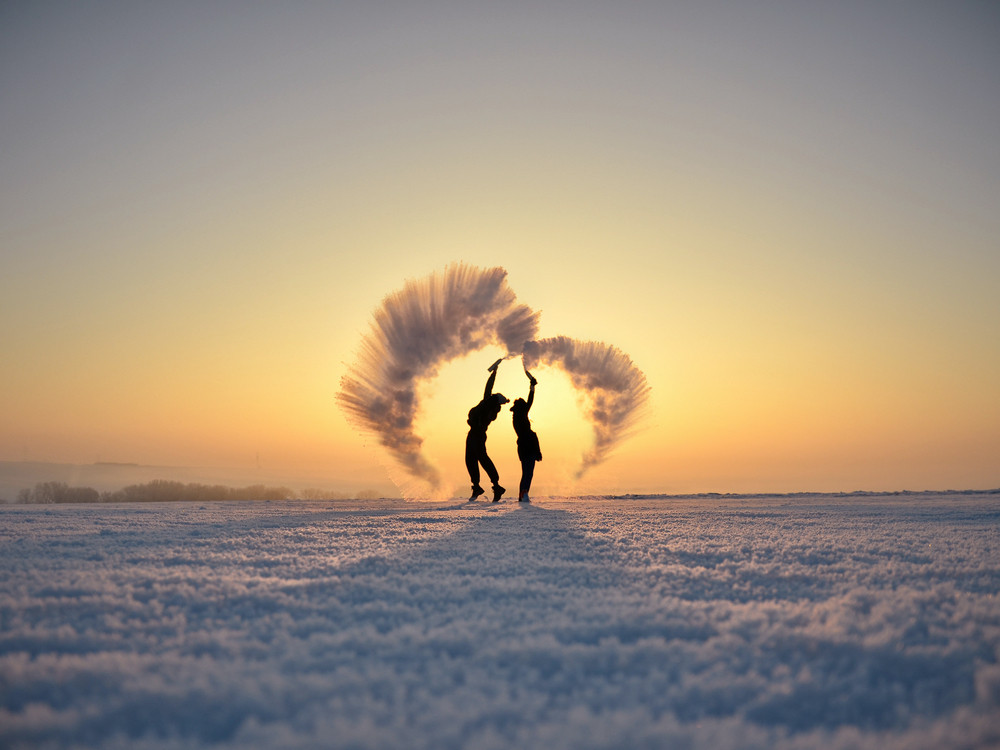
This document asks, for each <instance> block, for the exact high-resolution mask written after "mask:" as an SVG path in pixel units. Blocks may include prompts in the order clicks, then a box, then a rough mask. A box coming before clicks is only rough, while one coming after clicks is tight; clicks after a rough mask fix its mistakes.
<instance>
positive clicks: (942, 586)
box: [0, 494, 1000, 750]
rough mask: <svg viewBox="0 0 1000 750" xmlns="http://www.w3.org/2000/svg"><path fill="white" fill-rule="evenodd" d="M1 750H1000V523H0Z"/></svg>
mask: <svg viewBox="0 0 1000 750" xmlns="http://www.w3.org/2000/svg"><path fill="white" fill-rule="evenodd" d="M0 559H2V565H0V746H2V747H5V748H28V747H30V748H36V747H60V748H62V747H92V748H126V747H127V748H198V747H225V748H328V747H329V748H354V747H357V748H435V749H436V750H437V749H447V748H519V749H531V748H544V749H545V750H558V749H559V748H674V747H676V748H688V747H692V748H712V749H717V748H730V747H732V748H743V747H755V748H807V747H808V748H855V747H864V748H877V749H878V750H887V749H888V748H935V749H938V748H985V747H997V746H998V745H1000V597H998V595H997V594H998V590H1000V495H998V494H982V495H970V494H964V495H937V496H934V495H910V496H861V497H857V496H855V497H832V496H785V497H769V498H768V497H736V498H734V497H716V498H711V497H702V498H688V499H665V498H660V499H657V498H631V499H625V500H604V499H599V498H588V499H566V500H558V501H557V500H544V499H543V500H542V501H541V502H537V503H536V504H534V505H531V506H528V507H523V506H519V505H518V504H517V503H512V502H505V503H500V504H497V505H492V504H487V503H476V504H462V505H458V504H457V503H455V504H448V505H418V504H405V503H402V502H393V501H378V502H371V503H364V504H361V503H343V502H335V503H316V502H282V503H226V504H218V505H207V506H199V505H188V504H164V505H142V506H122V505H92V506H73V507H70V506H16V507H15V506H8V507H3V508H0Z"/></svg>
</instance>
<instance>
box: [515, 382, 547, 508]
mask: <svg viewBox="0 0 1000 750" xmlns="http://www.w3.org/2000/svg"><path fill="white" fill-rule="evenodd" d="M524 374H525V375H527V376H528V380H529V381H530V382H531V387H530V388H529V389H528V400H527V401H525V400H524V399H523V398H519V399H517V400H516V401H514V405H513V406H511V407H510V410H511V411H512V412H514V432H516V433H517V457H518V458H519V459H521V485H520V487H519V488H518V493H517V501H518V502H519V503H526V502H529V500H528V490H529V489H531V478H532V477H533V476H534V475H535V461H541V460H542V449H541V448H540V447H539V445H538V435H536V434H535V431H534V430H532V429H531V420H530V419H528V410H529V409H530V408H531V404H532V403H534V401H535V385H536V384H537V383H538V381H537V380H535V378H534V377H533V376H532V374H531V373H530V372H528V371H527V370H525V371H524Z"/></svg>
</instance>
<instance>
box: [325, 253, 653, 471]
mask: <svg viewBox="0 0 1000 750" xmlns="http://www.w3.org/2000/svg"><path fill="white" fill-rule="evenodd" d="M538 318H539V313H537V312H535V311H533V310H532V309H531V308H530V307H528V306H527V305H523V304H520V303H518V302H517V297H516V296H515V294H514V292H513V290H512V289H511V288H510V286H509V285H508V284H507V271H506V270H504V269H503V268H499V267H496V268H488V269H481V268H477V267H475V266H469V265H465V264H462V263H456V264H453V265H450V266H448V267H447V268H446V269H445V270H444V271H443V272H442V273H435V274H432V275H430V276H428V277H426V278H424V279H420V280H417V281H408V282H406V283H405V284H404V285H403V288H402V289H400V290H399V291H396V292H393V293H392V294H389V295H388V296H386V297H385V299H383V300H382V304H381V306H380V307H379V308H378V309H376V310H375V313H374V320H373V322H372V326H371V330H370V331H369V332H368V334H367V335H365V336H364V337H362V340H361V347H360V353H359V355H358V358H357V361H356V362H355V363H354V364H353V365H351V366H349V367H348V370H347V373H346V374H345V375H344V377H343V378H342V379H341V382H340V392H339V393H338V394H337V400H338V401H339V402H340V405H341V406H342V407H343V409H344V410H345V411H346V413H347V415H348V418H349V419H350V420H351V421H352V423H354V424H355V425H356V426H358V427H360V428H362V429H364V430H366V431H369V432H371V433H373V434H374V435H375V436H376V437H377V439H378V441H379V443H381V445H382V446H384V447H385V448H386V449H387V450H388V451H389V453H390V455H391V456H392V457H393V458H394V459H395V460H396V462H397V463H398V464H399V465H400V466H401V467H402V468H403V469H404V470H405V471H406V472H407V473H408V474H409V475H410V476H412V477H413V478H414V479H419V480H422V481H424V482H426V483H428V484H430V485H431V486H433V487H439V486H440V485H441V477H440V474H439V472H438V470H437V469H436V467H434V466H433V465H432V464H431V463H430V462H429V461H428V460H427V458H426V457H425V456H424V454H423V452H422V450H421V446H422V444H423V439H422V438H421V437H420V436H419V435H418V434H417V432H416V429H415V426H414V423H415V420H416V416H417V412H418V407H419V403H418V396H417V392H418V386H419V384H420V383H421V382H423V381H426V380H429V379H431V378H433V377H435V376H436V375H437V372H438V369H439V368H440V367H441V366H442V365H444V364H447V363H448V362H450V361H452V360H454V359H457V358H459V357H462V356H465V355H466V354H470V353H472V352H474V351H478V350H479V349H482V348H484V347H486V346H490V345H494V346H500V347H503V348H504V349H505V350H506V351H507V353H508V354H507V356H506V357H504V359H509V358H510V357H512V356H522V358H523V361H524V366H525V368H526V369H531V367H534V366H535V365H536V364H542V365H555V366H558V367H561V368H563V369H564V370H565V371H566V372H567V373H568V374H569V376H570V379H571V381H572V383H573V385H574V386H575V387H576V388H577V389H579V390H580V391H582V392H583V393H584V394H585V396H586V397H587V400H588V404H587V418H588V419H589V420H590V422H591V424H592V425H593V427H594V445H593V447H592V448H591V449H589V450H588V451H587V452H586V453H585V454H584V456H583V460H582V463H581V465H580V467H579V469H578V470H577V477H580V476H582V475H583V473H584V472H586V471H587V469H589V468H591V467H593V466H595V465H596V464H598V463H600V462H601V461H602V460H604V458H606V457H607V455H608V453H609V451H610V450H611V449H612V448H613V447H614V446H615V445H616V444H617V443H618V442H619V441H620V440H621V439H622V438H624V437H626V436H627V435H628V434H629V431H630V429H631V428H632V427H634V423H635V421H636V417H637V415H638V414H639V413H640V411H641V409H642V407H643V406H644V405H645V403H646V398H647V395H648V392H649V388H648V386H647V385H646V378H645V376H644V375H643V374H642V372H641V371H640V370H639V369H638V368H637V367H635V365H634V364H632V360H631V359H629V357H628V356H627V355H626V354H624V352H622V351H620V350H619V349H617V348H615V347H613V346H609V345H608V344H603V343H600V342H595V341H586V342H581V341H576V340H574V339H570V338H567V337H565V336H557V337H555V338H548V339H541V340H536V337H537V333H538ZM461 427H463V426H458V427H457V429H460V428H461Z"/></svg>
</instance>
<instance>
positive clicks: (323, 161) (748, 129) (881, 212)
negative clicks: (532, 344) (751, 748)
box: [0, 3, 1000, 499]
mask: <svg viewBox="0 0 1000 750" xmlns="http://www.w3.org/2000/svg"><path fill="white" fill-rule="evenodd" d="M560 7H561V6H560ZM892 7H894V8H896V11H898V17H897V14H896V12H895V11H894V12H893V13H890V11H889V6H886V7H868V6H865V5H863V4H862V5H855V4H848V5H843V4H838V5H837V6H835V7H834V6H831V7H829V8H825V9H824V13H823V14H822V15H821V16H820V15H813V14H812V13H811V12H810V11H808V10H807V9H806V8H789V7H787V6H784V5H781V6H779V5H778V4H770V3H764V4H753V6H752V8H753V9H751V7H750V6H744V5H742V4H734V5H733V6H731V7H725V6H719V7H714V8H713V9H709V8H707V7H705V6H703V5H702V4H699V3H692V4H683V3H682V4H680V5H675V4H667V5H666V6H660V5H657V4H654V5H652V6H649V5H645V4H630V3H626V4H625V5H615V6H611V5H607V6H600V5H597V6H592V7H591V6H588V7H587V9H586V11H585V12H584V10H583V9H579V10H577V9H574V8H573V6H566V7H562V8H561V10H558V9H557V6H546V8H544V9H543V8H534V7H530V6H523V7H518V8H516V9H514V10H512V11H511V12H507V11H501V9H500V6H497V7H496V8H482V7H476V8H475V9H473V8H471V7H466V6H463V5H461V4H455V5H448V4H446V5H441V6H438V5H435V6H434V8H435V10H427V9H426V8H425V9H424V10H418V9H417V7H415V6H414V7H411V6H409V5H400V6H393V7H391V8H390V7H387V6H381V5H375V6H369V5H365V4H359V5H343V4H331V5H330V6H320V7H313V6H308V5H297V6H294V8H293V9H286V8H282V7H280V6H278V5H273V4H261V5H253V4H251V6H248V7H243V6H239V7H237V6H228V5H226V4H222V5H212V6H211V7H205V8H184V9H182V8H176V7H173V5H172V4H170V3H166V4H154V5H152V6H143V7H130V6H120V5H118V4H114V3H106V4H105V3H97V4H94V5H91V4H86V5H74V4H68V5H63V4H42V5H37V4H20V5H18V4H15V5H10V4H8V5H6V6H5V7H4V9H3V10H2V11H0V242H2V245H3V251H2V255H0V310H2V313H0V349H2V352H3V356H2V357H0V461H6V462H21V461H45V462H56V463H73V464H90V463H94V462H129V463H140V464H150V465H156V466H164V467H211V468H214V469H220V470H221V469H224V470H226V471H227V472H230V474H231V476H232V480H233V481H234V482H247V481H254V479H255V477H257V476H258V475H260V476H264V475H266V476H267V477H268V478H269V479H270V478H275V479H277V480H282V481H285V482H290V483H298V484H300V485H303V486H305V485H315V486H324V487H330V488H338V489H342V490H344V491H348V492H350V491H361V490H375V491H376V492H378V493H380V494H386V495H393V494H394V493H397V492H398V487H397V486H396V484H395V483H394V482H393V479H394V478H396V476H395V474H394V472H395V471H396V469H394V468H393V466H392V461H391V459H390V458H388V457H387V456H386V455H384V452H383V451H381V450H380V449H379V447H378V444H377V441H374V440H373V439H372V438H371V436H370V435H366V434H365V433H364V432H363V431H359V430H358V429H357V428H356V427H355V426H354V425H352V424H351V423H350V422H349V420H348V418H347V415H345V413H344V412H343V410H342V409H341V408H340V407H339V406H338V404H337V402H336V394H337V392H338V388H339V387H340V383H341V379H342V378H343V377H344V375H345V373H346V372H347V371H348V368H349V366H350V365H351V363H352V362H354V361H355V358H356V356H357V355H358V346H359V344H360V342H361V340H362V338H363V336H364V335H365V334H366V332H367V331H368V330H369V326H370V324H371V316H372V313H373V311H375V310H376V309H377V308H378V306H379V304H380V303H381V301H382V299H383V298H384V296H385V295H387V294H389V293H391V292H393V291H395V290H397V289H399V288H400V287H402V286H403V285H404V284H405V283H406V282H407V281H408V280H413V279H419V278H423V277H425V276H427V275H428V274H431V273H435V272H440V271H441V270H442V269H444V268H446V267H447V266H448V264H451V263H454V262H465V263H469V264H472V265H474V266H478V267H482V268H491V267H496V266H499V267H502V268H504V269H506V271H507V273H508V277H507V278H508V282H509V284H510V286H511V288H512V289H513V290H514V291H515V292H516V294H517V297H518V301H519V302H522V303H524V304H526V305H528V306H529V307H531V308H532V309H533V310H537V311H540V324H539V334H540V336H542V337H553V336H567V337H572V338H574V339H577V340H580V341H601V342H606V343H607V344H609V345H612V346H614V347H617V348H619V349H620V350H621V351H623V352H624V353H626V354H627V355H628V356H629V357H630V358H631V359H632V361H634V363H635V365H636V367H638V368H639V369H640V370H641V371H642V372H643V373H644V375H645V377H646V379H647V381H648V384H649V386H650V389H651V390H650V396H649V405H648V408H647V409H646V412H645V415H644V419H643V420H642V422H641V424H639V425H638V429H637V430H636V432H635V434H634V435H632V436H631V437H630V438H629V439H628V440H627V441H625V442H624V443H623V444H621V445H620V446H619V447H617V448H616V449H615V450H614V451H613V452H612V454H611V455H610V457H609V458H608V460H607V461H605V462H604V463H603V464H601V465H600V466H597V467H596V468H594V469H593V471H592V472H591V473H589V474H587V475H586V477H585V478H584V480H583V481H581V482H577V481H575V480H574V479H573V477H572V475H573V470H574V467H575V465H576V463H578V462H579V457H580V455H581V454H582V452H583V451H585V450H586V449H587V447H588V445H589V444H590V441H591V440H592V436H591V434H590V432H589V429H590V428H589V426H588V425H587V424H586V423H585V420H584V418H583V413H582V412H581V410H580V405H579V403H578V394H576V393H574V391H573V389H572V387H571V386H570V384H569V381H568V379H567V377H566V375H565V374H564V373H563V372H561V371H560V370H558V368H542V369H540V370H539V371H538V372H537V373H536V374H537V376H538V378H539V381H540V382H539V386H538V391H537V396H536V404H535V406H534V407H533V410H532V415H531V416H532V423H533V425H534V426H535V429H536V431H537V432H538V435H539V437H540V440H541V445H542V450H543V453H544V455H545V458H544V460H543V462H542V463H541V464H539V467H538V469H537V471H536V480H535V481H536V486H537V492H538V493H540V494H550V493H551V494H559V493H564V492H566V493H568V492H576V493H581V494H596V493H610V492H614V493H626V492H636V491H643V492H664V493H674V492H740V491H752V492H758V491H776V492H777V491H780V492H790V491H800V490H803V491H804V490H809V491H851V490H858V489H864V490H897V489H936V490H943V489H949V488H953V489H982V488H991V487H996V486H998V485H1000V385H998V384H1000V337H998V336H997V326H998V324H1000V295H998V294H997V288H998V285H1000V210H998V209H1000V205H998V200H997V199H998V196H1000V147H998V144H1000V141H998V140H997V137H996V124H997V122H1000V97H998V95H997V85H996V84H997V80H1000V79H998V75H1000V52H998V47H997V45H996V39H997V32H998V31H1000V13H998V12H997V11H996V9H995V8H993V7H992V6H991V5H989V4H970V3H959V4H958V5H951V4H945V5H940V6H925V5H919V6H915V5H905V6H901V7H897V6H892ZM506 353H507V352H504V351H500V350H494V349H491V348H489V347H486V348H484V349H482V350H481V351H479V352H477V353H475V354H472V355H469V356H464V357H462V358H460V359H456V360H454V361H452V362H449V363H448V364H447V365H446V366H445V367H443V368H442V369H441V371H440V372H439V373H438V376H437V378H436V379H433V380H431V381H429V382H427V383H425V384H423V388H424V396H423V401H422V411H421V412H420V417H419V425H420V428H421V432H422V435H423V436H424V438H425V440H426V450H427V452H428V454H429V455H430V456H432V457H433V459H434V461H435V462H436V464H437V466H438V467H439V468H440V470H441V471H442V474H443V485H444V487H445V488H446V489H447V490H448V492H449V493H451V492H452V491H453V492H456V493H461V492H464V489H463V488H464V487H465V486H466V485H467V480H468V478H467V476H465V472H464V466H463V463H462V445H463V440H464V436H465V431H466V425H465V417H466V414H467V412H468V410H469V408H470V407H471V406H473V405H474V404H475V403H476V401H477V400H478V399H479V398H480V397H481V394H482V388H483V383H484V381H485V377H486V371H485V368H486V367H487V366H488V365H489V364H490V363H491V362H492V361H493V360H494V359H495V358H496V357H499V356H503V355H504V354H506ZM526 387H527V385H526V380H525V379H524V374H523V371H522V369H521V364H520V362H519V360H509V361H507V362H505V363H504V364H503V365H502V366H501V368H500V374H499V378H498V384H497V390H500V391H502V392H503V393H505V394H508V395H510V397H511V398H514V397H516V396H518V395H521V396H523V395H525V394H526ZM489 441H490V442H489V445H490V450H491V451H492V452H494V453H495V457H496V461H497V464H498V467H499V468H500V471H501V476H502V477H505V478H506V477H509V478H510V482H512V483H513V482H515V481H516V478H515V477H516V473H517V471H518V464H517V459H516V454H515V452H514V450H515V449H514V435H513V431H512V428H511V427H510V414H509V412H507V411H506V410H505V411H503V412H502V413H501V416H500V418H499V419H498V421H497V423H496V425H495V426H494V427H492V428H491V430H490V433H489ZM7 499H10V498H7Z"/></svg>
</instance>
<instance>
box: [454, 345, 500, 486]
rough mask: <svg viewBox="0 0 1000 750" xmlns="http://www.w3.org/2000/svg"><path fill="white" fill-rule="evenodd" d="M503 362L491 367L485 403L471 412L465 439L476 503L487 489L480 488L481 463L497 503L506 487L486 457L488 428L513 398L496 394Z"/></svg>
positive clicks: (467, 464) (484, 398)
mask: <svg viewBox="0 0 1000 750" xmlns="http://www.w3.org/2000/svg"><path fill="white" fill-rule="evenodd" d="M501 362H503V359H498V360H497V361H496V362H494V363H493V364H492V365H490V367H489V371H490V377H489V378H488V379H487V381H486V391H485V392H484V393H483V400H482V401H480V402H479V403H478V404H476V405H475V406H473V407H472V408H471V409H469V435H468V437H466V438H465V467H466V468H467V469H468V470H469V478H470V479H471V480H472V497H470V498H469V500H470V501H471V500H475V499H476V498H477V497H479V496H480V495H482V494H483V492H485V490H483V488H482V487H480V486H479V464H482V465H483V469H484V470H485V471H486V476H488V477H489V478H490V481H492V482H493V502H497V501H498V500H499V499H500V496H501V495H503V493H504V488H503V487H501V486H500V485H499V484H498V482H499V480H500V475H499V474H498V473H497V467H496V466H494V465H493V461H492V460H490V457H489V456H488V455H486V428H487V427H489V426H490V422H492V421H493V420H494V419H496V418H497V415H498V414H499V413H500V407H501V406H502V405H503V404H506V403H507V402H508V401H510V399H508V398H507V397H506V396H504V395H503V394H500V393H494V392H493V383H494V382H496V379H497V368H498V367H500V363H501Z"/></svg>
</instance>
